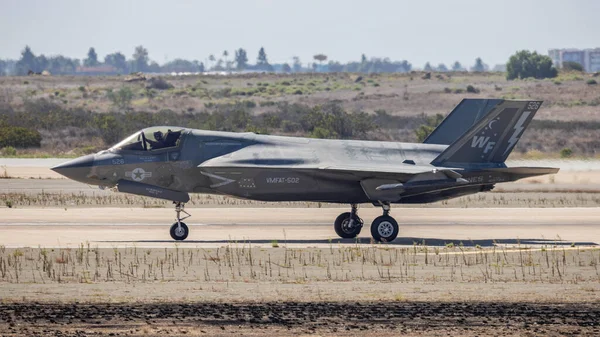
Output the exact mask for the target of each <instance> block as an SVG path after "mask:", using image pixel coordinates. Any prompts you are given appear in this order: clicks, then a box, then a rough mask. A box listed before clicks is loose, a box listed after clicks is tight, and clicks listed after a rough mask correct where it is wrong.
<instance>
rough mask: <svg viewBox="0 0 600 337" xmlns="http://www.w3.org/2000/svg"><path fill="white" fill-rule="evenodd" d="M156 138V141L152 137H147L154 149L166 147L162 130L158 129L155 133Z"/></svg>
mask: <svg viewBox="0 0 600 337" xmlns="http://www.w3.org/2000/svg"><path fill="white" fill-rule="evenodd" d="M154 139H156V140H155V141H154V140H152V139H150V138H147V139H146V141H147V142H148V143H149V144H150V146H152V150H156V149H162V148H164V147H165V145H166V144H165V137H164V136H163V133H162V132H161V131H156V132H155V133H154Z"/></svg>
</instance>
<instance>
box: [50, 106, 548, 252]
mask: <svg viewBox="0 0 600 337" xmlns="http://www.w3.org/2000/svg"><path fill="white" fill-rule="evenodd" d="M541 104H542V102H541V101H529V100H528V101H516V100H511V101H509V100H499V99H465V100H463V101H462V102H461V103H460V104H459V105H458V106H457V107H456V108H454V110H453V111H452V112H451V113H450V114H449V115H448V117H447V118H446V119H444V120H443V121H442V123H441V124H440V125H439V126H438V127H437V128H436V129H435V130H434V131H433V132H432V133H431V134H430V135H429V137H428V138H427V139H426V140H425V141H424V142H423V143H419V144H416V143H398V142H381V141H363V140H347V139H342V140H332V139H313V138H301V137H283V136H270V135H260V134H254V133H247V132H246V133H234V132H218V131H207V130H194V129H189V128H185V127H167V126H159V127H151V128H147V129H143V130H141V131H139V132H136V133H134V134H133V135H131V136H129V137H127V138H126V139H125V140H123V141H121V142H120V143H118V144H116V145H114V146H113V147H111V148H110V149H108V150H104V151H100V152H98V153H96V154H92V155H87V156H83V157H80V158H77V159H74V160H71V161H68V162H66V163H63V164H61V165H58V166H56V167H53V168H52V170H54V171H56V172H58V173H60V174H62V175H64V176H66V177H68V178H70V179H73V180H76V181H80V182H82V183H86V184H90V185H98V186H100V187H101V188H114V189H116V190H118V191H120V192H125V193H132V194H137V195H142V196H147V197H153V198H161V199H166V200H170V201H173V203H174V205H175V211H176V221H175V223H174V224H173V225H172V226H171V230H170V234H171V237H172V238H173V239H174V240H185V239H186V238H187V237H188V234H189V228H188V226H187V225H186V224H185V223H184V222H183V221H182V220H184V219H186V218H188V217H189V216H190V215H189V213H187V212H186V211H185V210H184V206H185V203H187V202H188V201H189V200H190V196H189V193H208V194H220V195H227V196H232V197H236V198H244V199H251V200H260V201H272V202H277V201H313V202H326V203H339V204H349V205H350V211H349V212H344V213H342V214H340V215H339V216H338V217H337V218H336V219H335V221H334V222H333V228H334V230H335V232H336V233H337V235H339V236H340V237H342V238H355V237H356V236H358V235H359V233H360V232H361V230H362V229H363V227H364V222H363V220H362V219H361V218H360V217H359V215H358V205H359V204H363V203H371V204H373V205H375V206H378V207H381V208H382V211H383V214H382V215H381V216H379V217H377V218H376V219H375V220H373V222H372V223H371V226H370V231H371V235H372V237H373V239H374V240H376V241H383V242H391V241H393V240H394V239H395V238H396V237H397V236H398V233H399V226H398V223H397V221H396V220H395V219H394V218H393V217H392V216H391V215H390V208H391V205H393V204H421V203H431V202H436V201H440V200H445V199H450V198H456V197H460V196H464V195H468V194H474V193H478V192H486V191H490V190H492V189H493V188H494V185H495V184H497V183H502V182H509V181H515V180H518V179H521V178H525V177H531V176H537V175H543V174H551V173H556V172H558V169H557V168H544V167H507V166H506V164H505V161H506V158H507V157H508V155H509V154H510V153H511V151H512V150H513V149H514V147H515V145H516V144H517V142H518V141H519V139H520V138H521V136H522V134H523V132H524V130H525V128H526V127H527V126H528V124H529V123H530V122H531V120H532V119H533V116H534V115H535V113H536V112H537V110H538V109H539V107H540V105H541ZM182 213H183V214H185V216H184V217H182ZM224 216H226V215H224Z"/></svg>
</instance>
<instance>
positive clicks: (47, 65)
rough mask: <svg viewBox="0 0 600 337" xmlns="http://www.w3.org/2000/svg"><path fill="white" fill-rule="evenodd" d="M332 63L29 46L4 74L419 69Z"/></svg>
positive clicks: (1, 66)
mask: <svg viewBox="0 0 600 337" xmlns="http://www.w3.org/2000/svg"><path fill="white" fill-rule="evenodd" d="M230 56H231V57H230ZM327 60H328V57H327V55H325V54H322V53H320V54H315V55H314V56H313V58H312V60H311V61H309V62H302V60H301V59H300V58H299V57H297V56H294V57H292V59H291V60H290V62H285V63H278V64H272V63H271V62H269V58H268V55H267V52H266V50H265V48H264V47H261V48H260V49H259V51H258V54H257V56H256V61H255V62H254V63H251V61H250V59H249V56H248V53H247V51H246V50H245V49H244V48H239V49H236V50H234V51H233V53H231V54H230V52H229V51H227V50H224V51H223V52H222V53H220V55H215V54H210V55H209V56H208V57H207V58H206V59H204V60H203V61H200V60H184V59H175V60H172V61H169V62H165V63H163V64H158V63H157V62H156V61H153V60H151V59H150V56H149V53H148V50H147V49H146V48H145V47H144V46H137V47H135V49H134V52H133V54H132V55H131V57H130V58H127V56H126V55H125V54H123V53H121V52H113V53H110V54H107V55H106V56H105V57H104V60H101V59H100V58H99V57H98V53H97V51H96V49H95V48H93V47H91V48H90V49H89V50H88V52H87V57H86V58H85V59H83V60H80V59H76V58H69V57H66V56H63V55H58V56H45V55H43V54H40V55H36V54H34V52H33V50H32V49H31V48H30V47H29V46H25V48H24V49H23V50H22V52H21V57H20V58H19V59H18V60H1V59H0V76H3V75H27V74H30V73H42V72H44V71H47V72H49V73H50V74H54V75H72V74H82V75H95V74H106V75H108V74H129V73H132V72H148V73H172V72H191V73H197V72H206V71H217V72H218V71H259V72H281V73H298V72H356V73H396V72H400V73H405V72H410V71H412V70H413V65H412V64H411V63H410V62H408V61H407V60H400V61H394V60H391V59H389V58H378V57H371V58H367V56H366V55H365V54H362V55H361V57H360V61H351V62H348V63H341V62H338V61H335V60H329V62H327ZM423 69H424V70H425V71H467V68H466V67H463V65H462V64H461V63H460V62H458V61H456V62H455V63H454V64H452V65H451V66H450V67H446V66H445V65H444V64H439V65H438V66H437V67H433V66H431V65H430V63H429V62H428V63H426V64H425V66H424V68H423ZM470 70H471V71H488V70H489V67H488V66H487V65H486V64H485V63H483V61H482V60H481V58H477V59H476V60H475V64H474V65H473V66H472V67H471V68H470Z"/></svg>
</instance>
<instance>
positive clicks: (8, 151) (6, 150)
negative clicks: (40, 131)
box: [0, 146, 17, 157]
mask: <svg viewBox="0 0 600 337" xmlns="http://www.w3.org/2000/svg"><path fill="white" fill-rule="evenodd" d="M0 153H2V155H3V156H7V157H10V156H16V155H17V149H15V148H14V147H12V146H7V147H3V148H2V150H0Z"/></svg>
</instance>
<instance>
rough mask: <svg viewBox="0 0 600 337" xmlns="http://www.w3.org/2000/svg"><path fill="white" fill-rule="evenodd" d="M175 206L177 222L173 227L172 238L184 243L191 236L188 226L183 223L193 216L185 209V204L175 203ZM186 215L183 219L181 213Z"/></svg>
mask: <svg viewBox="0 0 600 337" xmlns="http://www.w3.org/2000/svg"><path fill="white" fill-rule="evenodd" d="M173 203H174V204H175V213H177V222H175V223H174V224H173V225H172V226H171V231H170V233H171V237H172V238H173V240H177V241H182V240H185V239H186V238H187V237H188V235H189V234H190V230H189V228H188V226H187V225H186V224H185V223H184V222H182V220H185V219H187V218H189V217H190V216H191V215H190V213H188V212H186V211H185V210H184V209H183V208H184V207H185V204H184V203H182V202H173ZM182 212H183V213H185V214H186V216H185V217H183V218H182V217H181V213H182Z"/></svg>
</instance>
